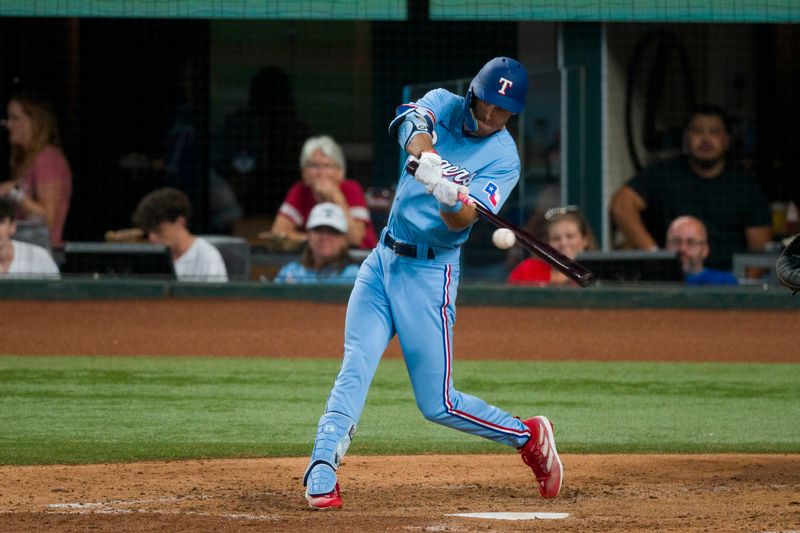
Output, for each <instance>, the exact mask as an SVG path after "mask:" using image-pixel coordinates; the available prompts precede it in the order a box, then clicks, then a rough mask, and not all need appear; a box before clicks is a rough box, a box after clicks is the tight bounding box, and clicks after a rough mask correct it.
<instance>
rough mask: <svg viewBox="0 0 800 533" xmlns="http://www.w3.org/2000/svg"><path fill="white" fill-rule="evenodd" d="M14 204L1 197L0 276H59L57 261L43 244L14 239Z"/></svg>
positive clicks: (15, 228) (15, 227)
mask: <svg viewBox="0 0 800 533" xmlns="http://www.w3.org/2000/svg"><path fill="white" fill-rule="evenodd" d="M16 231H17V225H16V223H15V222H14V204H13V203H12V202H11V200H9V199H8V198H3V197H0V277H4V276H11V277H25V278H27V277H58V276H59V271H58V266H57V265H56V262H55V261H53V258H52V257H50V254H49V253H48V252H47V250H45V249H44V248H42V247H41V246H36V245H35V244H29V243H26V242H20V241H15V240H13V239H12V237H13V236H14V233H15V232H16Z"/></svg>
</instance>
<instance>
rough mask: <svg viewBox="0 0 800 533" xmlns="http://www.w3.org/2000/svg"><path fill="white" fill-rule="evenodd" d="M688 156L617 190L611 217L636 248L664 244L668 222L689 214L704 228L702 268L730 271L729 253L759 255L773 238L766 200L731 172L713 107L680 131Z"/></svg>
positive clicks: (723, 125)
mask: <svg viewBox="0 0 800 533" xmlns="http://www.w3.org/2000/svg"><path fill="white" fill-rule="evenodd" d="M685 145H686V148H687V150H688V157H680V158H678V159H675V160H671V161H666V162H663V163H659V164H656V165H653V166H652V167H650V168H648V169H645V170H644V171H643V172H641V173H640V174H638V175H637V176H635V177H634V178H633V179H632V180H630V181H629V182H628V183H627V184H625V185H624V186H622V187H621V188H620V189H619V190H618V191H617V192H616V194H615V195H614V197H613V199H612V202H611V215H612V218H613V220H614V222H615V224H616V225H617V227H618V228H619V229H620V230H621V231H622V233H623V234H624V235H625V236H626V238H627V239H628V241H629V242H630V244H632V245H633V246H634V247H636V248H641V249H653V250H654V249H657V248H658V247H662V248H663V246H664V242H663V240H660V241H657V240H656V238H655V237H654V236H658V239H663V237H664V236H665V235H666V233H667V227H668V226H669V224H670V222H671V221H672V220H674V219H675V218H676V217H678V216H680V215H692V216H694V217H697V218H699V219H700V220H703V221H704V222H705V224H706V226H707V227H708V241H709V246H710V253H709V256H708V259H707V261H706V262H707V264H708V265H709V266H711V267H712V268H718V269H722V270H729V269H730V268H731V263H732V257H733V254H734V253H737V252H742V251H745V250H753V251H761V250H763V248H764V245H765V244H766V243H767V242H769V241H770V240H771V239H772V232H771V228H770V213H769V208H768V205H767V200H766V197H765V196H764V193H763V191H762V190H761V188H760V187H759V185H758V183H757V182H756V181H755V179H753V178H752V177H750V176H747V175H745V174H744V173H742V172H741V171H739V170H738V169H735V168H733V165H732V163H730V162H728V161H727V159H726V155H727V152H728V147H729V145H730V137H729V131H728V123H727V118H726V116H725V112H724V111H723V110H722V109H721V108H720V107H718V106H714V105H708V104H706V105H702V106H699V107H697V108H695V109H694V110H693V111H692V113H691V114H690V116H689V120H688V123H687V126H686V130H685Z"/></svg>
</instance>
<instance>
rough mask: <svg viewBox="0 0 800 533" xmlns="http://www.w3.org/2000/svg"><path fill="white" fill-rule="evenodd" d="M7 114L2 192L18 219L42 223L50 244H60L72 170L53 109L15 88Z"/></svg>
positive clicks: (46, 103) (0, 186) (70, 193)
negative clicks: (7, 167) (7, 165)
mask: <svg viewBox="0 0 800 533" xmlns="http://www.w3.org/2000/svg"><path fill="white" fill-rule="evenodd" d="M7 113H8V115H7V118H6V120H5V121H4V125H5V127H6V129H7V130H8V140H9V144H10V145H11V157H10V158H9V163H10V167H11V175H10V177H11V179H9V180H8V181H4V182H2V183H0V196H7V197H8V198H10V199H11V201H12V202H14V204H15V206H16V218H17V219H23V220H33V221H39V222H43V223H45V224H46V225H47V228H48V230H49V231H50V242H51V243H52V245H53V246H56V247H58V246H62V245H63V233H64V223H65V222H66V219H67V212H68V211H69V203H70V198H71V197H72V172H71V171H70V168H69V163H67V159H66V157H64V152H63V151H62V150H61V147H60V144H61V140H60V136H59V133H58V124H57V122H56V116H55V113H54V112H53V108H52V106H51V105H50V104H49V103H48V102H47V101H45V100H42V99H41V98H39V97H37V96H35V95H33V94H30V93H19V94H16V95H14V96H13V97H12V98H11V100H9V102H8V108H7Z"/></svg>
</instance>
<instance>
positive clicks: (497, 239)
mask: <svg viewBox="0 0 800 533" xmlns="http://www.w3.org/2000/svg"><path fill="white" fill-rule="evenodd" d="M492 242H493V243H494V245H495V246H497V247H498V248H500V249H501V250H508V249H509V248H511V247H512V246H514V244H515V243H516V242H517V237H516V236H515V235H514V232H513V231H511V230H510V229H508V228H498V229H496V230H494V233H492Z"/></svg>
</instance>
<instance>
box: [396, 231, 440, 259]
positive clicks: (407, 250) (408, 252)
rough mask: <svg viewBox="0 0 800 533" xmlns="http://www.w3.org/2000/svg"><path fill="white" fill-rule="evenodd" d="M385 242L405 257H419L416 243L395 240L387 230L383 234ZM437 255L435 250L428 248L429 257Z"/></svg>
mask: <svg viewBox="0 0 800 533" xmlns="http://www.w3.org/2000/svg"><path fill="white" fill-rule="evenodd" d="M383 244H385V245H386V247H387V248H389V249H390V250H391V251H393V252H394V253H396V254H397V255H403V256H405V257H413V258H415V259H416V257H417V245H416V244H408V243H405V242H400V241H396V240H394V237H392V236H391V235H389V232H388V231H387V232H386V234H385V235H384V236H383ZM435 257H436V254H434V253H433V250H432V249H430V248H428V259H433V258H435Z"/></svg>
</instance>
